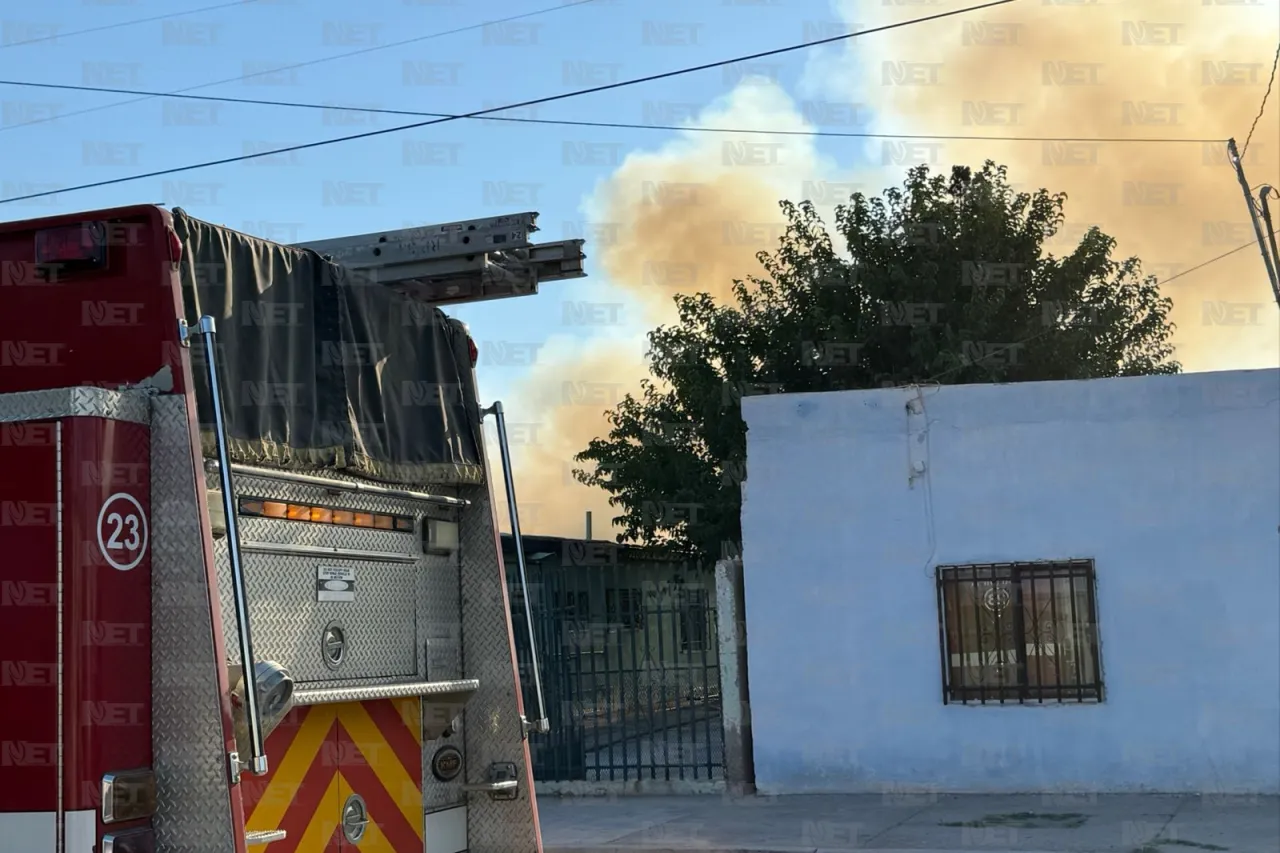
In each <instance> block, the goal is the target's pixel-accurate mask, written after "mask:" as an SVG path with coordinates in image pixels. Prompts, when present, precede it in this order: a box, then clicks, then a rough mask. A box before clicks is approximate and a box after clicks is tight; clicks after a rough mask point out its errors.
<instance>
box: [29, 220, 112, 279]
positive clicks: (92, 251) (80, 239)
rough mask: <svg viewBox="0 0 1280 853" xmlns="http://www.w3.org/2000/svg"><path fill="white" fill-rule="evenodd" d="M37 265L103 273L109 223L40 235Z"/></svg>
mask: <svg viewBox="0 0 1280 853" xmlns="http://www.w3.org/2000/svg"><path fill="white" fill-rule="evenodd" d="M36 263H37V264H64V265H66V266H69V267H72V268H76V269H92V270H97V269H102V268H103V267H105V266H106V265H107V226H106V223H105V222H82V223H80V224H78V225H67V226H63V227H59V228H46V229H45V230H43V231H37V232H36Z"/></svg>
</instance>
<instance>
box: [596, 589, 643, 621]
mask: <svg viewBox="0 0 1280 853" xmlns="http://www.w3.org/2000/svg"><path fill="white" fill-rule="evenodd" d="M604 603H605V610H606V611H607V613H606V618H607V619H608V621H609V624H610V625H617V626H620V627H622V628H630V629H633V630H634V629H636V628H640V627H642V626H643V625H644V597H643V595H642V594H641V592H640V590H638V589H630V588H625V587H624V588H617V589H606V590H605V591H604Z"/></svg>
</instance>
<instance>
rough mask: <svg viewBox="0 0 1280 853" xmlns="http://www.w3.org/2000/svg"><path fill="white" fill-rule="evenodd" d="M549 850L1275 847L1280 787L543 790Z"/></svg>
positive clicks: (1041, 851)
mask: <svg viewBox="0 0 1280 853" xmlns="http://www.w3.org/2000/svg"><path fill="white" fill-rule="evenodd" d="M538 812H539V814H540V816H541V823H542V837H543V846H544V848H545V851H546V853H660V852H661V851H672V853H677V851H694V850H697V851H701V853H722V851H735V852H737V851H742V852H743V853H748V852H749V853H775V851H776V853H814V851H843V850H853V849H858V850H861V851H863V853H876V852H877V851H890V850H914V851H929V853H973V851H975V850H993V851H994V850H999V851H1002V853H1195V851H1213V850H1217V851H1230V853H1277V851H1280V797H1274V796H1272V797H1262V796H1257V797H1249V796H1245V797H1230V796H1221V797H1220V796H1206V797H1201V796H1176V795H1168V796H1165V795H1145V794H1098V795H1089V794H1085V795H1034V794H1033V795H1023V796H1013V795H998V796H975V795H947V794H894V795H878V794H871V795H793V796H784V797H762V796H756V797H741V798H730V797H719V796H711V795H707V796H697V795H691V796H681V797H659V796H620V797H607V798H590V797H581V798H574V797H554V796H547V795H542V796H539V797H538Z"/></svg>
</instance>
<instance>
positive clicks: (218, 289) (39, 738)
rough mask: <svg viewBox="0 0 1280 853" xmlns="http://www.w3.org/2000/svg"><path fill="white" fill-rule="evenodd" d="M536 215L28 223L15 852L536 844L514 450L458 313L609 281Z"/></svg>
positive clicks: (539, 719) (12, 481)
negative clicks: (356, 225)
mask: <svg viewBox="0 0 1280 853" xmlns="http://www.w3.org/2000/svg"><path fill="white" fill-rule="evenodd" d="M535 219H536V214H519V215H514V216H503V217H495V218H492V219H485V220H474V221H469V222H457V223H449V224H446V225H439V226H429V227H423V228H414V229H406V230H404V231H397V232H389V233H384V234H364V235H357V236H353V237H345V238H337V239H334V240H326V241H321V242H319V243H313V244H305V245H300V246H281V245H278V244H274V243H270V242H268V241H264V240H259V239H256V238H253V237H250V236H247V235H244V234H240V233H238V232H235V231H232V230H229V229H226V228H222V227H219V226H216V225H212V224H210V223H206V222H201V221H199V220H197V219H194V218H192V217H190V216H188V215H187V214H186V213H185V212H183V211H181V210H174V211H168V210H165V209H163V208H159V207H155V206H141V207H132V208H121V209H113V210H103V211H94V212H89V213H83V214H77V215H73V216H58V217H51V218H47V219H39V220H28V221H23V222H9V223H3V224H0V271H2V273H3V278H2V280H0V348H2V351H0V515H2V517H0V853H91V851H96V853H143V851H145V852H146V853H151V851H156V850H160V851H174V853H188V851H189V853H232V851H234V853H247V851H248V850H250V849H254V848H263V847H264V846H269V849H270V850H271V851H275V853H286V851H305V853H317V851H343V850H355V849H363V850H368V851H394V853H409V851H417V853H420V852H421V851H427V853H460V851H464V850H471V851H477V853H479V851H498V850H502V851H508V850H511V851H530V853H532V851H537V850H540V849H541V842H540V838H539V831H538V819H537V808H536V803H535V801H534V791H533V779H532V775H531V771H530V763H529V752H528V747H527V737H528V733H529V732H530V731H531V730H545V727H546V714H545V710H544V709H543V708H542V707H541V706H542V692H541V685H540V684H539V683H537V682H538V679H537V662H536V656H535V658H534V665H533V667H532V672H533V673H534V678H533V681H534V684H533V685H531V686H532V688H533V689H532V691H531V696H533V697H536V699H535V701H536V703H537V705H538V707H537V708H536V709H533V711H534V713H532V714H526V711H525V708H524V701H523V698H522V689H521V684H520V679H519V676H518V670H517V666H516V660H515V634H514V633H513V622H512V618H511V612H510V607H509V600H508V583H507V578H506V572H505V568H504V566H503V564H502V559H501V549H500V548H499V547H498V525H497V517H496V511H495V506H494V490H493V476H492V472H491V471H490V470H489V469H488V467H487V466H486V464H485V459H486V455H485V451H484V438H483V429H482V422H483V420H484V418H486V417H493V418H494V419H495V420H496V421H497V427H498V437H499V449H500V451H501V453H500V455H501V459H502V461H503V474H504V476H505V478H506V493H507V496H508V507H507V510H508V512H509V513H510V516H511V524H512V529H513V531H514V532H515V534H516V536H517V540H518V536H519V529H520V528H519V518H518V514H517V512H516V505H515V497H514V489H513V487H512V482H511V471H510V457H509V453H508V448H507V446H506V428H505V422H504V420H503V414H502V407H501V404H500V403H495V404H494V405H492V406H490V407H488V408H481V406H480V404H479V402H478V397H477V394H476V386H475V373H474V368H475V362H476V354H477V353H476V346H475V343H474V342H473V341H472V339H471V338H470V336H469V334H468V332H467V330H466V328H465V326H463V325H462V324H461V323H459V322H457V321H455V320H452V319H450V318H449V317H447V316H446V315H445V314H444V313H443V312H442V311H441V310H440V307H439V306H440V305H446V304H451V303H459V302H471V301H477V300H483V299H494V298H503V297H510V296H521V295H528V294H533V293H536V292H537V290H538V284H539V282H545V281H554V280H557V279H564V278H574V277H579V276H581V275H583V274H584V273H583V271H582V257H583V256H582V253H581V248H582V245H581V241H576V240H569V241H562V242H559V243H544V244H534V243H532V242H531V241H530V236H531V234H532V232H533V231H535V230H536V225H535ZM516 550H517V553H519V554H520V557H519V562H518V566H517V567H516V568H517V569H518V577H513V581H515V580H518V581H519V582H520V583H521V584H523V582H524V562H523V549H521V548H519V547H518V548H517V549H516ZM520 598H521V599H523V600H524V601H525V602H527V601H528V600H529V597H528V596H527V595H521V596H520ZM526 607H527V605H526ZM520 616H521V617H523V620H524V621H525V622H526V623H528V622H529V621H530V620H529V618H528V617H529V614H528V612H527V610H526V611H525V612H523V613H522V614H520ZM519 621H521V620H520V619H517V622H519ZM526 627H527V625H526ZM521 630H522V634H523V631H524V630H526V628H522V629H521ZM530 640H532V636H531V635H530ZM530 650H531V651H532V646H530Z"/></svg>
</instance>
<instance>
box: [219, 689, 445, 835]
mask: <svg viewBox="0 0 1280 853" xmlns="http://www.w3.org/2000/svg"><path fill="white" fill-rule="evenodd" d="M267 757H268V758H269V759H270V761H269V764H270V768H271V769H270V772H269V773H268V774H267V775H266V776H250V775H247V774H246V775H244V776H242V777H241V787H242V795H243V797H244V803H245V812H246V813H247V814H248V816H249V817H248V826H247V828H248V829H249V830H251V831H252V830H272V829H283V830H285V831H286V832H287V833H288V837H287V838H286V839H285V840H284V841H278V842H274V843H273V844H272V845H271V847H270V853H352V850H353V848H352V845H351V844H349V843H348V842H347V840H346V838H345V837H344V836H343V834H342V830H341V826H340V824H341V821H342V809H343V806H344V804H345V803H346V801H347V798H348V797H349V796H350V795H351V794H353V793H355V794H359V795H360V796H361V797H362V798H363V799H364V802H365V807H366V808H367V809H368V812H369V815H368V816H369V825H368V828H367V829H366V830H365V835H364V838H362V839H361V841H360V844H359V850H360V851H362V853H423V839H422V834H423V811H422V717H421V705H420V703H419V700H418V699H416V698H409V699H381V700H377V701H372V702H352V703H348V704H342V705H313V706H308V707H304V708H295V709H294V710H293V711H292V712H291V713H290V714H289V716H288V717H286V718H285V720H284V721H283V722H282V723H281V724H280V726H279V727H278V728H277V729H276V730H275V731H274V732H272V733H271V737H270V738H268V739H267Z"/></svg>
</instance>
